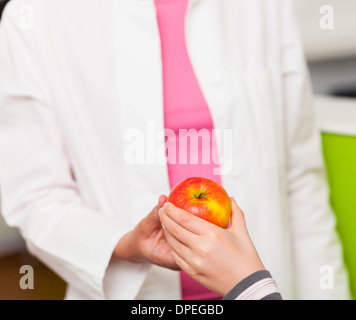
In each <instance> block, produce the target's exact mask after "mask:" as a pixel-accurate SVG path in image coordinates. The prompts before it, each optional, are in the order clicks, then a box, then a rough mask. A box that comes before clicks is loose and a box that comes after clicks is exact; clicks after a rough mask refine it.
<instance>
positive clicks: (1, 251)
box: [0, 215, 24, 256]
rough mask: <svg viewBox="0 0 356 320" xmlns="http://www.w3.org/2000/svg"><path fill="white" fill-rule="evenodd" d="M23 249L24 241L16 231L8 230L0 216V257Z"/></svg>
mask: <svg viewBox="0 0 356 320" xmlns="http://www.w3.org/2000/svg"><path fill="white" fill-rule="evenodd" d="M23 248H24V241H23V240H22V238H21V236H20V235H19V233H18V231H17V230H15V229H13V228H9V227H8V226H7V225H6V224H5V221H4V220H3V218H2V216H1V215H0V256H2V255H5V254H10V253H12V252H15V251H19V250H22V249H23Z"/></svg>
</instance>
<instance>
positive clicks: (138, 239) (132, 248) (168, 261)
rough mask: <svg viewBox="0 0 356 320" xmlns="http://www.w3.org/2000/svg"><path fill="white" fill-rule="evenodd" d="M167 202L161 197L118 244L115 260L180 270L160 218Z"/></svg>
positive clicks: (163, 196)
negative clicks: (160, 210)
mask: <svg viewBox="0 0 356 320" xmlns="http://www.w3.org/2000/svg"><path fill="white" fill-rule="evenodd" d="M166 201H167V197H166V196H165V195H162V196H160V197H159V201H158V205H157V206H155V207H154V208H153V210H152V211H151V212H150V214H149V215H148V216H147V217H145V218H144V219H143V220H142V221H141V222H140V223H139V224H138V225H137V226H136V227H135V228H134V229H133V230H132V231H130V232H129V233H127V234H126V235H125V236H123V237H122V238H121V239H120V241H119V243H118V244H117V246H116V248H115V250H114V253H113V258H114V259H115V258H116V259H124V260H128V261H131V262H137V263H153V264H156V265H158V266H161V267H165V268H168V269H172V270H180V268H179V266H178V265H177V263H176V262H175V259H174V258H173V256H172V250H171V248H170V246H169V245H168V243H167V241H166V238H165V235H164V231H163V228H162V225H161V222H160V219H159V216H158V210H159V209H160V208H161V207H162V206H163V204H164V203H165V202H166Z"/></svg>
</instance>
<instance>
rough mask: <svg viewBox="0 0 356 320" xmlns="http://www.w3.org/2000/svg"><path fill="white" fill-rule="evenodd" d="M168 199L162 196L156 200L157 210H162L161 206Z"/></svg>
mask: <svg viewBox="0 0 356 320" xmlns="http://www.w3.org/2000/svg"><path fill="white" fill-rule="evenodd" d="M167 199H168V197H167V196H166V195H164V194H162V195H161V196H160V197H159V199H158V208H162V207H163V205H164V204H165V203H166V202H167Z"/></svg>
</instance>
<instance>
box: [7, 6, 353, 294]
mask: <svg viewBox="0 0 356 320" xmlns="http://www.w3.org/2000/svg"><path fill="white" fill-rule="evenodd" d="M291 12H292V10H291V5H290V2H289V1H285V0H275V1H265V0H246V1H244V0H191V1H190V4H189V9H188V13H187V19H186V40H187V46H188V51H189V54H190V58H191V60H192V63H193V66H194V70H195V72H196V75H197V78H198V80H199V83H200V85H201V88H202V90H203V93H204V95H205V97H206V99H207V102H208V105H209V107H210V109H211V113H212V116H213V120H214V126H215V128H216V129H220V130H222V131H223V130H224V129H232V132H233V135H232V146H233V147H232V148H230V151H231V153H230V155H229V154H228V153H227V155H226V154H221V158H222V159H223V157H224V156H225V159H224V161H222V162H223V163H222V168H224V166H227V164H228V163H229V161H232V166H231V168H230V169H231V170H230V169H229V168H227V169H228V170H226V172H228V173H227V174H225V175H224V176H223V177H222V180H223V185H224V187H225V188H226V190H227V191H228V193H229V194H230V195H231V196H235V197H236V199H237V201H238V203H239V204H240V206H241V207H242V208H243V210H244V212H245V214H246V220H247V225H248V228H249V231H250V233H251V236H252V238H253V240H254V243H255V245H256V247H257V249H258V251H259V253H260V255H261V257H262V260H263V262H264V264H265V266H266V268H267V269H268V270H270V271H271V273H272V275H273V277H274V278H275V280H276V282H277V284H278V286H279V288H280V290H281V292H282V295H283V297H284V298H286V299H293V298H302V299H309V298H310V299H323V298H326V299H329V298H330V299H334V298H348V285H347V276H346V273H345V270H344V267H343V263H342V253H341V246H340V243H339V240H338V238H337V235H336V233H335V230H334V228H335V221H334V218H333V215H332V213H331V210H330V208H329V205H328V190H327V186H326V180H325V175H324V168H323V162H322V157H321V149H320V138H319V134H318V132H317V129H316V122H315V116H314V109H313V107H312V101H311V91H310V84H309V78H308V74H307V70H306V66H305V61H304V58H303V54H302V48H301V44H300V40H299V38H298V33H297V31H296V28H295V24H294V21H293V18H292V14H291ZM159 39H160V38H159V32H158V27H157V23H156V16H155V8H154V3H153V1H152V0H119V1H114V0H107V1H100V0H76V1H72V0H58V1H54V0H53V1H44V0H43V1H42V0H28V1H26V0H13V1H11V3H10V4H9V5H8V7H7V8H6V11H5V13H4V16H3V21H2V23H1V34H0V103H1V107H0V148H1V155H0V181H1V196H2V213H3V215H4V217H5V218H6V221H7V223H8V224H9V225H11V226H15V227H17V228H19V229H20V231H21V233H22V235H23V237H24V238H25V239H26V243H27V246H28V249H29V250H30V252H32V253H33V254H34V255H35V256H37V257H38V258H40V259H41V260H42V261H43V262H44V263H46V264H47V265H48V266H49V267H50V268H52V269H53V270H54V271H55V272H57V273H58V274H59V275H60V276H61V277H62V278H63V279H64V280H65V281H67V282H68V285H69V288H68V293H67V298H68V299H72V298H73V299H87V298H89V299H102V298H106V299H134V298H137V297H139V298H142V299H145V298H152V299H156V298H157V299H160V298H172V299H174V298H179V297H180V292H179V291H180V288H179V278H178V277H179V274H178V273H176V272H173V271H166V270H165V271H163V269H162V270H161V269H160V268H158V267H157V268H153V269H152V270H151V271H150V266H149V265H140V264H134V263H129V262H125V261H118V262H116V263H109V261H110V257H111V254H112V252H113V249H114V247H115V245H116V243H117V242H118V240H119V239H120V237H122V236H123V235H124V234H125V233H126V232H128V231H129V230H131V229H132V228H133V227H134V226H135V225H136V224H137V223H138V222H139V221H140V219H142V218H143V217H144V216H146V215H147V214H148V213H149V212H150V211H151V209H152V208H153V207H154V206H155V204H156V202H157V199H158V196H159V195H160V194H168V193H169V190H170V189H169V183H168V176H167V168H166V164H164V163H162V161H151V160H152V159H151V160H147V157H146V158H145V159H146V160H147V161H144V163H137V164H132V163H129V161H127V158H126V156H125V151H127V148H128V141H127V133H128V132H131V131H130V130H132V129H136V130H138V131H139V132H142V133H144V136H145V137H146V136H149V134H148V133H147V130H149V129H147V128H148V127H149V128H150V126H151V125H152V124H154V125H155V128H156V129H157V132H158V133H157V135H158V138H159V139H161V138H162V136H160V134H159V132H160V130H161V129H162V128H163V93H162V92H163V91H162V66H161V56H160V41H159ZM150 141H151V140H149V139H148V141H144V142H145V143H146V144H147V145H149V144H150ZM218 143H219V142H218ZM158 149H159V148H158ZM160 150H161V151H162V150H163V149H162V148H161V149H160ZM220 150H222V148H221V149H220ZM159 152H160V151H157V154H158V158H159V156H162V153H161V154H159ZM162 152H163V151H162ZM220 152H222V151H220ZM160 159H162V158H160ZM108 264H109V266H108ZM323 266H329V269H328V270H332V271H333V274H332V275H333V278H330V279H331V280H332V279H333V280H334V282H333V283H331V285H333V289H330V288H325V287H323V286H322V285H321V284H322V283H321V281H324V280H325V279H324V278H323V276H324V277H325V274H323V273H322V272H324V271H323V270H325V268H324V269H323ZM157 271H158V276H157ZM147 274H150V276H148V277H146V276H147ZM154 274H156V276H154ZM329 284H330V283H329Z"/></svg>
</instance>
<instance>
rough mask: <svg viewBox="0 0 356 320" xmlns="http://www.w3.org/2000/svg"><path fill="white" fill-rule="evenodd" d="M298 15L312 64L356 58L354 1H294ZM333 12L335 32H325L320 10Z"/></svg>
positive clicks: (308, 56) (307, 53)
mask: <svg viewBox="0 0 356 320" xmlns="http://www.w3.org/2000/svg"><path fill="white" fill-rule="evenodd" d="M294 3H295V9H296V15H297V18H298V20H299V22H300V30H301V33H302V38H303V42H304V46H305V52H306V55H307V58H308V60H309V61H312V60H321V59H323V60H325V59H340V58H344V57H349V56H355V55H356V1H355V0H294ZM324 5H330V6H332V7H333V9H334V17H335V18H334V24H335V29H334V30H322V29H321V28H320V19H321V18H322V17H323V14H321V13H320V8H321V7H322V6H324Z"/></svg>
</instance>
